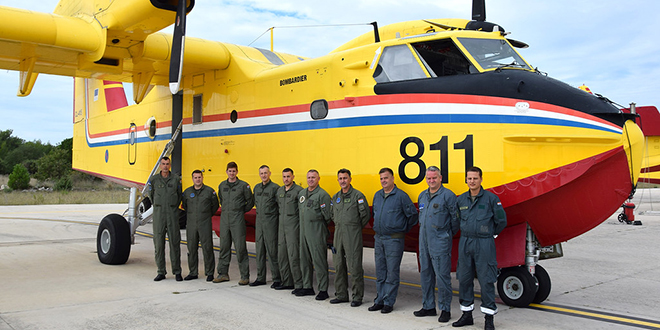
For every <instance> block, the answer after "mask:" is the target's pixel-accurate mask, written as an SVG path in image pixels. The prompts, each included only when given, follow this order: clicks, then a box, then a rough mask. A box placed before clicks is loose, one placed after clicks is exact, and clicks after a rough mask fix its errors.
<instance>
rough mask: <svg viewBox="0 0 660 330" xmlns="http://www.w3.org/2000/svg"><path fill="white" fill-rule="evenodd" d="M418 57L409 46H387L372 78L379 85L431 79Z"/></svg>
mask: <svg viewBox="0 0 660 330" xmlns="http://www.w3.org/2000/svg"><path fill="white" fill-rule="evenodd" d="M407 55H409V56H407ZM416 55H417V53H416V52H415V51H414V50H413V49H412V48H411V47H410V45H409V44H400V45H393V46H387V47H385V48H383V52H382V53H381V54H380V56H379V58H378V65H377V66H376V69H375V70H374V74H373V76H372V77H373V78H374V80H375V81H376V83H377V84H378V83H387V82H397V81H407V80H415V79H424V78H429V77H430V75H429V73H428V72H426V70H424V64H423V63H422V62H421V61H420V58H419V57H417V56H416ZM415 68H418V70H415Z"/></svg>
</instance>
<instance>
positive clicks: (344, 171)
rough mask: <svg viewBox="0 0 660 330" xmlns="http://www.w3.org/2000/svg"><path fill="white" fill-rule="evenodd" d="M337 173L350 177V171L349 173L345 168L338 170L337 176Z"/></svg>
mask: <svg viewBox="0 0 660 330" xmlns="http://www.w3.org/2000/svg"><path fill="white" fill-rule="evenodd" d="M339 173H344V174H348V177H349V178H350V177H351V171H350V170H349V169H347V168H342V169H340V170H339V171H337V175H339Z"/></svg>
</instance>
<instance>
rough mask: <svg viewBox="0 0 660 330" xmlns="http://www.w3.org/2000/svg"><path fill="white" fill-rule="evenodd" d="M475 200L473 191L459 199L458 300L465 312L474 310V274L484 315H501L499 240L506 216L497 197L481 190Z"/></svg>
mask: <svg viewBox="0 0 660 330" xmlns="http://www.w3.org/2000/svg"><path fill="white" fill-rule="evenodd" d="M475 197H476V198H475V199H474V201H472V199H471V197H470V191H469V190H468V191H467V192H465V193H463V194H462V195H460V196H458V199H457V204H458V211H459V213H460V228H461V238H460V240H459V241H458V266H457V269H456V277H457V279H458V282H459V290H458V292H459V294H458V298H459V301H460V303H461V311H464V312H468V311H472V310H473V309H474V274H475V272H476V274H477V278H478V279H479V285H480V286H481V312H482V313H484V314H488V315H494V314H496V313H497V305H495V282H496V281H497V258H496V254H495V238H493V235H498V234H499V233H500V232H501V231H502V230H503V229H504V227H506V214H505V213H504V208H503V207H502V203H501V202H500V199H499V198H498V197H497V195H495V194H493V193H492V192H490V191H487V190H484V188H483V187H481V191H479V194H477V196H475Z"/></svg>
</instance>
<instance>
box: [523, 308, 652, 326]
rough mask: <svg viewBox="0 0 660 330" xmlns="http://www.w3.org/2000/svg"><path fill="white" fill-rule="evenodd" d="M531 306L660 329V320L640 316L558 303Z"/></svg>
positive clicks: (554, 311) (542, 309)
mask: <svg viewBox="0 0 660 330" xmlns="http://www.w3.org/2000/svg"><path fill="white" fill-rule="evenodd" d="M529 308H531V309H536V310H541V311H545V312H550V313H556V314H563V315H570V316H575V317H581V318H585V319H591V320H597V321H602V322H608V323H615V324H622V325H627V326H631V327H636V328H641V329H660V322H658V321H655V320H650V319H643V318H639V317H631V316H622V315H620V314H614V313H607V312H599V311H594V310H590V309H586V308H578V307H566V306H562V305H557V304H551V303H543V304H534V303H532V304H529Z"/></svg>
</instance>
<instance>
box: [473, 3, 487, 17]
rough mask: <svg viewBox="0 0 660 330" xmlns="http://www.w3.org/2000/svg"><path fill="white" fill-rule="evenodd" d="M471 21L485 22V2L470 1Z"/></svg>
mask: <svg viewBox="0 0 660 330" xmlns="http://www.w3.org/2000/svg"><path fill="white" fill-rule="evenodd" d="M472 19H473V20H475V21H480V22H483V21H485V20H486V0H472Z"/></svg>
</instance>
